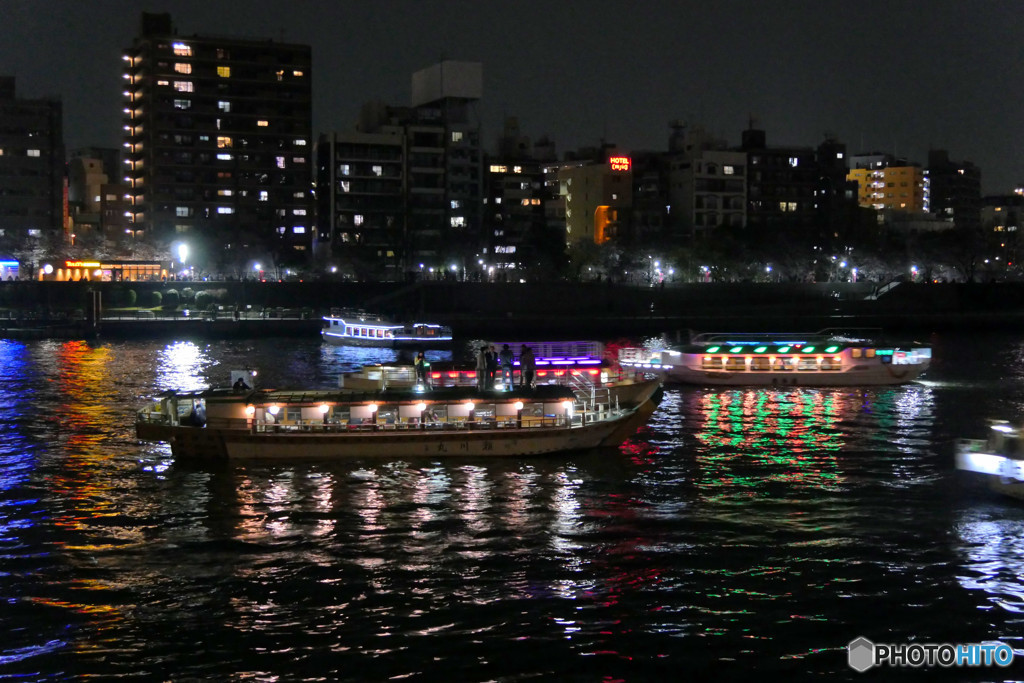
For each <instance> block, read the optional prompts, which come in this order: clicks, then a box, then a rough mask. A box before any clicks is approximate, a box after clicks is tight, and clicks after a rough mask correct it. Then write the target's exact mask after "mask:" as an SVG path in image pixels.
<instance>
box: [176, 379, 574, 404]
mask: <svg viewBox="0 0 1024 683" xmlns="http://www.w3.org/2000/svg"><path fill="white" fill-rule="evenodd" d="M575 397H576V395H575V394H574V393H573V391H572V389H571V388H569V387H566V386H562V385H554V384H541V385H538V386H536V387H533V388H532V389H528V388H522V387H517V388H515V389H513V390H512V391H494V390H483V391H481V390H479V389H477V388H476V387H438V388H431V389H426V390H422V389H421V390H416V389H405V388H399V389H384V390H381V391H366V392H352V391H342V390H338V389H256V390H253V391H246V392H242V393H239V392H235V391H234V390H233V389H231V388H226V387H216V388H212V389H205V390H202V391H188V392H177V391H173V390H172V391H165V392H163V393H161V394H158V395H157V398H159V399H163V398H178V399H184V400H190V399H203V400H205V401H207V402H223V403H286V404H312V403H322V402H325V401H330V402H332V403H352V404H361V403H368V402H377V403H403V402H409V403H414V402H417V403H418V402H421V401H422V402H425V403H457V402H465V401H480V402H485V403H507V402H509V401H527V402H538V401H543V402H555V401H562V400H574V399H575Z"/></svg>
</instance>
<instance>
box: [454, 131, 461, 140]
mask: <svg viewBox="0 0 1024 683" xmlns="http://www.w3.org/2000/svg"><path fill="white" fill-rule="evenodd" d="M452 142H462V131H461V130H453V131H452Z"/></svg>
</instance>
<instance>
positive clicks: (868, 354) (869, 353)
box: [864, 349, 875, 358]
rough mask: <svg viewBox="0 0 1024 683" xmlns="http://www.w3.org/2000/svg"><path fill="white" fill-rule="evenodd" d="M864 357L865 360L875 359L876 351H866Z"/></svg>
mask: <svg viewBox="0 0 1024 683" xmlns="http://www.w3.org/2000/svg"><path fill="white" fill-rule="evenodd" d="M864 357H865V358H874V357H875V350H874V349H864Z"/></svg>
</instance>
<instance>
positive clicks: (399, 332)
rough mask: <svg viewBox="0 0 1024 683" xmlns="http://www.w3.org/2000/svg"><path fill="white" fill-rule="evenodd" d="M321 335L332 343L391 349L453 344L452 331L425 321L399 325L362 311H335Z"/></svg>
mask: <svg viewBox="0 0 1024 683" xmlns="http://www.w3.org/2000/svg"><path fill="white" fill-rule="evenodd" d="M324 323H325V326H324V328H323V329H322V330H320V334H321V336H322V337H323V340H324V341H325V342H328V343H330V344H348V345H351V346H382V347H389V348H414V347H419V348H443V347H446V346H448V345H450V344H451V343H452V330H451V328H450V327H447V326H445V325H439V324H437V323H425V322H406V323H402V322H396V321H394V320H390V319H388V318H386V317H384V316H382V315H376V314H372V313H367V312H366V311H358V310H333V311H331V314H330V315H325V316H324Z"/></svg>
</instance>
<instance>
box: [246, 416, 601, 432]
mask: <svg viewBox="0 0 1024 683" xmlns="http://www.w3.org/2000/svg"><path fill="white" fill-rule="evenodd" d="M596 415H597V413H594V414H590V416H589V417H587V418H586V420H585V422H587V423H589V422H592V421H594V420H595V419H597V417H596ZM582 423H583V420H582V418H581V416H580V415H578V414H577V415H573V416H572V417H567V416H565V415H545V416H524V417H523V418H522V419H519V418H517V417H515V416H505V417H499V418H482V419H473V420H466V419H456V420H437V421H433V420H431V421H427V422H422V423H421V422H419V421H408V422H360V423H349V422H340V423H339V422H320V421H312V420H311V421H308V422H302V423H287V424H281V423H274V424H268V423H266V422H264V421H262V420H257V421H256V422H255V423H254V424H253V425H252V426H251V430H252V431H253V432H256V433H274V434H289V433H293V434H294V433H324V434H338V433H349V432H416V431H431V432H436V431H454V430H472V431H480V430H484V431H486V430H493V429H535V428H542V427H544V428H552V427H566V426H572V425H578V424H582Z"/></svg>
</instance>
